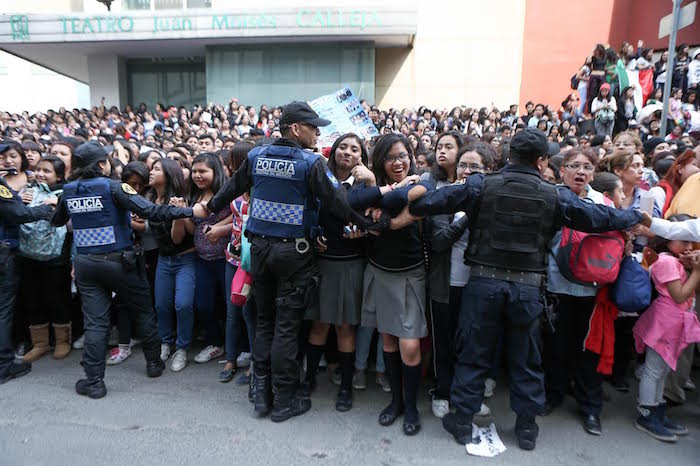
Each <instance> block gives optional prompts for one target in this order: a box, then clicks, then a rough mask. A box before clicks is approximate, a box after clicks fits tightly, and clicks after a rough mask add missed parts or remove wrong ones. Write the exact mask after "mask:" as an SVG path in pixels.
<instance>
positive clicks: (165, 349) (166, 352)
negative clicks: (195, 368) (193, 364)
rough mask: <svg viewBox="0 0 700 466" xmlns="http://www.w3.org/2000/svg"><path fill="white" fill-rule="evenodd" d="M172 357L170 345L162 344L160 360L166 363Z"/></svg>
mask: <svg viewBox="0 0 700 466" xmlns="http://www.w3.org/2000/svg"><path fill="white" fill-rule="evenodd" d="M169 357H170V345H169V344H167V343H161V344H160V360H161V361H163V362H165V361H167V360H168V358H169Z"/></svg>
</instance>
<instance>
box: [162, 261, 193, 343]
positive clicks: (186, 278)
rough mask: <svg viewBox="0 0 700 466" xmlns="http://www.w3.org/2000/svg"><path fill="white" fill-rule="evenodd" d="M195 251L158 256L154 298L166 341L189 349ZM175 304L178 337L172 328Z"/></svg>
mask: <svg viewBox="0 0 700 466" xmlns="http://www.w3.org/2000/svg"><path fill="white" fill-rule="evenodd" d="M195 256H196V255H195V253H194V252H188V253H186V254H182V255H179V256H159V257H158V265H157V266H156V279H155V298H156V315H157V316H158V331H159V333H160V339H161V340H162V342H163V343H167V344H169V345H172V344H173V343H175V347H176V348H177V349H187V348H188V347H189V346H190V344H191V343H192V327H193V326H194V286H195V267H194V261H195ZM173 308H174V309H175V315H176V318H177V340H175V331H174V329H173V318H172V317H173V316H172V313H173Z"/></svg>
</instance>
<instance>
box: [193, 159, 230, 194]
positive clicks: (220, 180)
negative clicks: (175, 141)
mask: <svg viewBox="0 0 700 466" xmlns="http://www.w3.org/2000/svg"><path fill="white" fill-rule="evenodd" d="M197 163H203V164H205V165H206V166H207V167H209V168H210V169H211V170H212V171H213V172H214V179H213V180H212V182H211V192H212V193H213V194H216V193H217V192H218V191H219V189H221V187H222V186H223V185H224V182H225V181H226V175H225V174H224V168H223V167H222V166H221V160H219V157H218V156H217V155H216V154H212V153H211V152H205V153H203V154H199V155H198V156H197V157H195V158H194V160H192V168H193V169H194V166H195V164H197ZM190 176H192V175H190ZM201 196H202V190H200V189H199V188H198V187H197V185H196V184H195V183H192V184H191V185H190V204H194V203H195V202H197V200H198V199H199V198H200V197H201Z"/></svg>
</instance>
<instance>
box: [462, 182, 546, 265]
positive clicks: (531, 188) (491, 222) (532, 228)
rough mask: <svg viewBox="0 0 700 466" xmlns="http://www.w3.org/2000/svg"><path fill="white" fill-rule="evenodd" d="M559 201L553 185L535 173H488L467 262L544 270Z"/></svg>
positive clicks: (466, 257) (466, 258)
mask: <svg viewBox="0 0 700 466" xmlns="http://www.w3.org/2000/svg"><path fill="white" fill-rule="evenodd" d="M558 203H559V197H558V195H557V189H556V187H555V186H553V185H551V184H549V183H547V182H545V181H542V179H540V178H539V177H538V176H536V175H534V174H531V173H525V172H518V171H501V172H499V173H496V174H494V175H490V176H487V177H486V178H484V185H483V188H482V197H481V205H480V207H479V209H478V214H477V218H476V223H475V225H474V226H473V227H472V228H471V229H470V231H471V232H470V238H469V247H468V248H467V251H466V253H465V260H466V263H467V264H478V265H485V266H491V267H496V268H499V269H508V270H514V271H523V272H538V273H544V272H546V270H547V254H548V253H549V242H550V241H551V239H552V236H554V234H555V232H556V231H555V229H554V216H555V214H556V210H557V209H558Z"/></svg>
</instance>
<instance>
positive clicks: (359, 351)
mask: <svg viewBox="0 0 700 466" xmlns="http://www.w3.org/2000/svg"><path fill="white" fill-rule="evenodd" d="M373 334H374V328H372V327H362V326H359V327H357V332H356V334H355V369H360V370H363V371H364V370H367V358H369V345H371V344H372V335H373ZM376 364H377V366H376V370H377V372H385V367H384V345H382V337H381V335H380V336H379V338H377V362H376Z"/></svg>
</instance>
